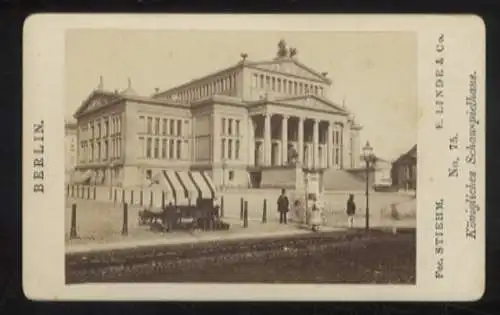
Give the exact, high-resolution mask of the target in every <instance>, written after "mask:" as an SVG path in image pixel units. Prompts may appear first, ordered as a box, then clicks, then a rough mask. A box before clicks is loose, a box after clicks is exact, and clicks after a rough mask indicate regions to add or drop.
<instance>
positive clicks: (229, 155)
mask: <svg viewBox="0 0 500 315" xmlns="http://www.w3.org/2000/svg"><path fill="white" fill-rule="evenodd" d="M227 158H228V159H229V160H231V159H233V140H231V139H229V140H227Z"/></svg>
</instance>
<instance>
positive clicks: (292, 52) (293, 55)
mask: <svg viewBox="0 0 500 315" xmlns="http://www.w3.org/2000/svg"><path fill="white" fill-rule="evenodd" d="M288 52H289V53H290V58H293V57H295V56H297V48H293V47H290V49H289V51H288Z"/></svg>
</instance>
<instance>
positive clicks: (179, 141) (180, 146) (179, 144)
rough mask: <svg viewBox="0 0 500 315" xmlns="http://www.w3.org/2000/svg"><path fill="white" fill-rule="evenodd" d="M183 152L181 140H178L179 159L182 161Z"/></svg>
mask: <svg viewBox="0 0 500 315" xmlns="http://www.w3.org/2000/svg"><path fill="white" fill-rule="evenodd" d="M181 150H182V142H181V140H177V150H176V151H177V159H178V160H180V159H181Z"/></svg>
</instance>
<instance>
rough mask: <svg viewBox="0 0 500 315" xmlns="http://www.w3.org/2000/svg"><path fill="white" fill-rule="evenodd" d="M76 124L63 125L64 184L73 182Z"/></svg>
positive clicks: (75, 160)
mask: <svg viewBox="0 0 500 315" xmlns="http://www.w3.org/2000/svg"><path fill="white" fill-rule="evenodd" d="M76 126H77V125H76V122H70V121H66V122H65V123H64V177H65V181H66V182H72V181H73V174H74V172H75V168H76V164H77V149H76V148H77V132H76V130H77V128H76Z"/></svg>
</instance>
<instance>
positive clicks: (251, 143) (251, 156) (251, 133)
mask: <svg viewBox="0 0 500 315" xmlns="http://www.w3.org/2000/svg"><path fill="white" fill-rule="evenodd" d="M248 164H249V165H252V166H253V165H255V123H254V121H253V117H252V116H248Z"/></svg>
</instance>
